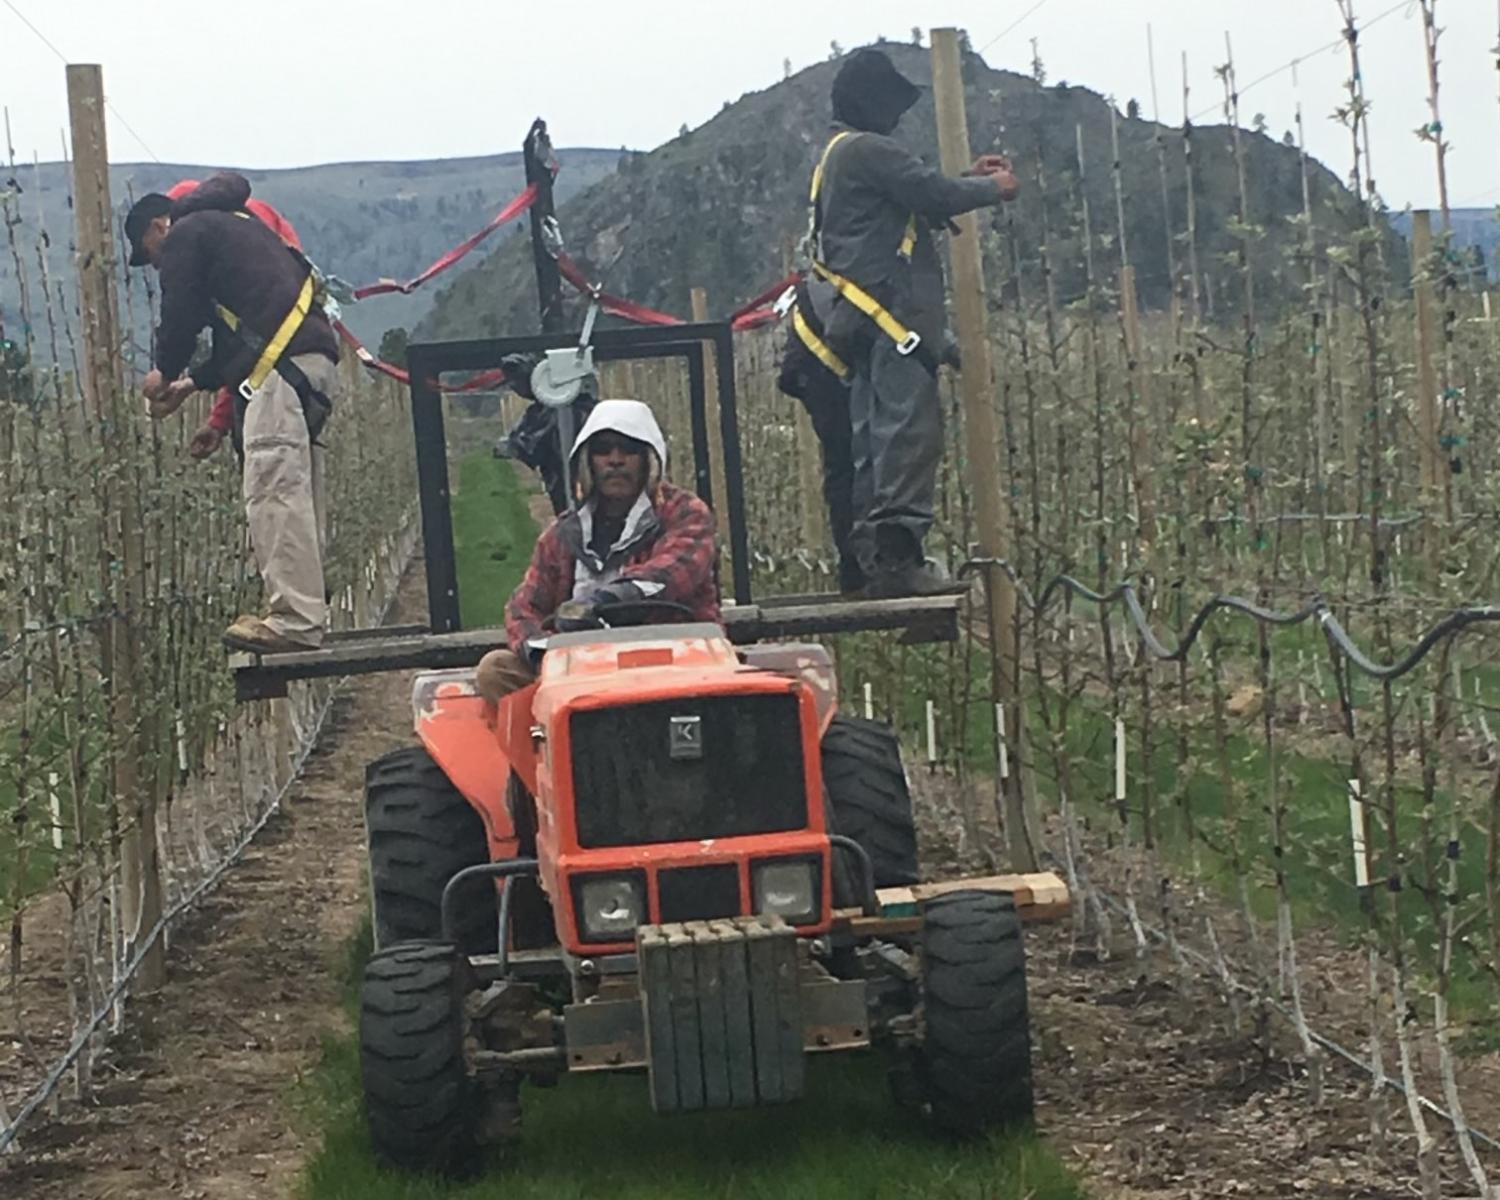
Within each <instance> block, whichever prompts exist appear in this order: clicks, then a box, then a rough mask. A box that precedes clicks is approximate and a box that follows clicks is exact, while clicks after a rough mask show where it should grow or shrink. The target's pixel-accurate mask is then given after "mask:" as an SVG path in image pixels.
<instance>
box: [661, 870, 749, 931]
mask: <svg viewBox="0 0 1500 1200" xmlns="http://www.w3.org/2000/svg"><path fill="white" fill-rule="evenodd" d="M656 891H657V899H658V902H659V903H660V905H661V922H662V924H666V923H668V922H671V921H712V920H714V919H715V918H718V917H737V916H739V915H740V868H739V866H738V864H736V863H717V864H715V865H713V866H707V867H667V868H664V869H662V870H660V871H658V872H657V873H656Z"/></svg>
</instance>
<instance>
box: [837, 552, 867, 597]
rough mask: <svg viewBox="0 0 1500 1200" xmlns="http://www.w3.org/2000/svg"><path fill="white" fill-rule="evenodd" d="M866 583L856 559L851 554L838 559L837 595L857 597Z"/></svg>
mask: <svg viewBox="0 0 1500 1200" xmlns="http://www.w3.org/2000/svg"><path fill="white" fill-rule="evenodd" d="M868 582H869V580H868V579H866V577H865V571H864V568H863V567H861V566H860V565H859V560H858V559H857V558H855V557H854V556H853V555H852V554H851V555H847V556H843V555H841V556H840V557H839V595H841V596H846V597H848V596H858V595H860V594H861V593H862V592H863V591H864V590H865V584H866V583H868Z"/></svg>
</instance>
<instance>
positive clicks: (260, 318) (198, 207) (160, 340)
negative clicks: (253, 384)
mask: <svg viewBox="0 0 1500 1200" xmlns="http://www.w3.org/2000/svg"><path fill="white" fill-rule="evenodd" d="M249 198H250V184H249V183H248V182H247V181H246V179H245V177H244V176H243V175H237V174H235V173H233V172H231V171H225V172H221V173H220V174H218V175H215V176H213V177H212V178H211V179H208V180H207V181H205V182H204V183H203V184H202V185H201V186H200V187H198V188H197V189H196V190H194V191H191V192H189V193H188V194H187V195H186V196H183V197H182V198H181V199H180V200H178V201H177V202H176V203H175V204H173V205H172V226H171V228H170V229H169V230H168V231H167V236H166V240H165V241H164V242H163V243H162V248H161V260H160V262H159V264H158V266H159V268H160V272H161V325H160V326H159V328H158V329H157V332H156V365H157V367H158V368H160V370H161V373H162V374H163V375H165V376H166V377H167V378H168V379H176V378H177V377H178V376H179V375H181V374H182V372H183V371H184V370H186V369H187V366H188V362H189V360H190V359H191V358H192V356H193V350H194V349H195V348H196V346H197V342H198V331H199V330H201V329H202V328H203V327H204V326H205V325H208V326H211V327H212V328H213V335H214V348H213V355H212V357H211V358H210V360H209V361H208V362H207V363H206V364H204V365H203V366H200V367H198V368H196V369H195V370H194V371H193V382H194V383H196V384H197V385H198V386H199V387H200V388H203V389H205V390H208V389H212V388H216V387H221V386H228V387H234V386H236V385H238V384H239V383H240V381H241V380H243V379H244V378H245V376H246V375H248V374H249V373H250V369H251V368H252V367H253V366H254V365H255V361H256V359H257V357H258V353H257V352H256V351H255V350H252V349H250V348H249V347H247V346H246V345H245V343H244V342H243V341H241V340H240V338H238V337H237V336H235V335H234V334H233V333H231V332H230V331H229V330H228V329H227V328H226V327H225V326H224V324H223V323H222V322H221V321H220V320H219V319H218V318H217V316H216V315H215V311H214V304H215V302H217V303H219V304H222V305H223V306H224V307H225V308H227V309H229V311H230V312H232V313H234V314H235V315H236V316H237V317H239V319H240V320H241V321H242V322H243V323H244V326H245V328H247V329H249V330H250V331H251V332H253V333H254V334H256V335H257V336H258V337H259V338H260V339H261V340H262V341H268V340H270V338H271V337H272V335H274V334H275V332H276V330H277V328H278V327H279V326H280V324H281V322H282V319H283V318H284V317H285V316H286V314H287V313H288V312H290V311H291V309H292V307H293V305H294V304H295V303H296V301H297V295H298V293H299V292H300V291H301V288H302V283H303V281H304V280H305V279H306V278H307V272H308V267H307V265H306V262H305V260H303V259H302V258H300V257H299V256H298V255H296V254H295V253H294V252H293V251H291V250H290V249H288V248H287V246H286V244H285V243H283V242H282V240H281V239H280V238H279V237H277V236H276V234H275V233H273V232H272V231H271V230H270V229H268V228H267V227H266V226H265V225H264V224H263V223H262V222H260V221H258V220H256V219H254V218H253V217H251V216H250V215H249V214H248V213H247V212H246V211H245V202H246V201H247V200H248V199H249ZM287 353H288V354H291V355H295V354H322V355H324V356H325V357H327V358H328V359H330V360H332V361H333V362H338V358H339V346H338V339H337V338H336V337H335V336H334V332H333V327H332V326H331V325H329V323H328V318H327V317H325V316H324V315H323V313H322V311H321V310H320V309H317V308H314V309H313V311H312V312H310V313H308V315H307V318H306V319H305V320H304V321H303V322H302V327H301V328H300V329H299V330H298V331H297V334H296V336H295V337H293V338H292V341H291V345H290V346H288V347H287Z"/></svg>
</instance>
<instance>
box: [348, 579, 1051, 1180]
mask: <svg viewBox="0 0 1500 1200" xmlns="http://www.w3.org/2000/svg"><path fill="white" fill-rule="evenodd" d="M633 607H650V606H648V605H642V606H633ZM621 615H622V616H623V615H625V614H621ZM632 615H633V614H632ZM833 699H834V692H833V672H832V669H831V666H830V663H829V660H828V657H827V655H826V654H825V653H824V652H823V650H822V649H821V648H820V647H817V646H772V647H765V648H761V647H751V648H748V649H737V648H736V647H735V646H734V645H732V644H731V643H730V642H729V640H728V639H727V637H726V636H725V634H724V631H723V630H722V629H720V628H719V627H718V626H713V625H660V624H657V625H640V626H633V627H625V628H611V629H601V630H600V631H599V632H597V633H573V634H565V635H560V636H556V637H554V638H552V639H551V641H550V642H549V644H548V648H547V653H546V657H545V658H544V659H543V665H542V672H541V676H540V679H539V680H538V682H537V683H536V684H534V685H533V686H531V687H529V688H527V689H526V690H524V691H522V692H518V693H515V694H514V695H511V696H509V697H507V698H506V699H505V700H503V701H502V702H501V704H500V706H499V709H498V712H497V711H496V710H495V709H494V708H489V710H488V711H486V709H487V706H486V705H485V703H484V702H483V701H482V700H480V699H479V697H478V696H477V695H476V694H475V692H474V689H473V685H472V673H471V672H468V671H454V672H436V673H433V674H430V675H425V676H422V677H420V678H419V680H418V682H417V685H416V690H415V708H416V724H417V732H418V735H419V737H420V738H421V742H422V745H421V746H420V747H413V748H410V749H402V750H397V751H395V752H394V753H392V754H389V755H387V756H385V757H384V758H382V759H379V760H378V761H376V762H375V763H373V764H371V766H370V768H369V772H368V776H367V784H366V822H367V827H368V831H369V845H370V875H371V886H372V890H373V897H374V913H375V934H376V947H377V948H376V952H375V955H374V957H373V958H372V959H371V960H370V963H369V966H368V968H367V970H366V973H365V980H364V988H363V992H362V997H361V1017H360V1047H361V1061H362V1064H363V1070H364V1082H365V1102H366V1108H367V1112H368V1115H369V1123H370V1132H371V1136H372V1138H373V1140H374V1144H375V1147H376V1149H377V1151H378V1152H379V1153H380V1155H381V1156H382V1157H383V1158H384V1159H386V1160H388V1161H390V1162H392V1163H394V1164H397V1165H400V1166H403V1167H410V1168H419V1169H439V1170H450V1169H455V1168H459V1167H461V1166H462V1165H464V1163H465V1162H466V1160H468V1159H469V1158H470V1157H471V1156H472V1155H473V1154H474V1153H475V1151H476V1149H477V1148H478V1146H479V1145H480V1144H482V1143H483V1142H485V1141H489V1140H495V1139H499V1138H503V1137H504V1136H506V1134H507V1133H508V1132H509V1131H510V1130H511V1129H512V1128H513V1126H514V1123H515V1121H516V1119H517V1118H518V1116H519V1101H520V1096H521V1087H520V1085H521V1084H522V1083H523V1082H524V1081H526V1080H528V1079H545V1080H549V1081H550V1080H552V1079H555V1078H556V1077H557V1076H559V1075H561V1074H563V1073H574V1072H588V1071H630V1070H634V1071H640V1070H642V1069H644V1070H645V1071H646V1073H647V1075H648V1077H649V1092H650V1099H651V1104H652V1106H653V1107H654V1108H655V1110H656V1111H657V1112H662V1113H667V1112H685V1111H693V1110H698V1109H709V1108H730V1107H737V1106H745V1105H753V1104H766V1103H775V1102H780V1101H787V1100H793V1099H796V1098H797V1097H798V1096H799V1095H800V1094H801V1092H802V1087H803V1079H804V1074H805V1065H804V1064H805V1056H806V1055H807V1054H809V1053H821V1052H829V1051H836V1050H861V1049H865V1048H868V1047H871V1046H875V1047H884V1048H886V1049H888V1050H889V1052H890V1053H891V1055H892V1065H893V1067H894V1076H895V1079H896V1081H897V1083H898V1087H897V1091H898V1094H899V1095H903V1096H905V1097H908V1098H910V1099H911V1100H912V1101H913V1102H914V1103H916V1104H918V1105H920V1106H921V1107H922V1108H923V1109H925V1110H926V1111H927V1112H928V1113H930V1115H931V1117H932V1119H933V1121H934V1122H935V1123H936V1124H937V1125H938V1126H939V1127H941V1128H944V1129H947V1130H957V1131H980V1130H984V1129H988V1128H990V1127H992V1126H995V1125H997V1124H1001V1123H1005V1122H1011V1121H1017V1120H1023V1119H1025V1118H1027V1117H1029V1116H1030V1114H1031V1065H1030V1064H1031V1060H1030V1044H1029V1040H1028V1032H1027V1016H1026V973H1025V964H1024V959H1023V954H1022V948H1021V925H1020V918H1019V916H1018V914H1017V912H1016V909H1015V906H1014V904H1013V902H1012V899H1011V897H1010V896H1008V895H1003V894H991V893H984V892H970V891H958V892H952V893H949V894H945V895H942V896H939V897H936V898H934V899H932V900H930V901H927V902H926V903H924V904H922V905H921V908H920V912H919V913H917V914H915V915H916V916H917V918H918V919H917V920H915V921H914V920H911V919H903V918H899V917H883V916H882V914H881V908H880V901H879V900H878V898H877V887H884V886H889V885H902V884H912V883H915V882H916V881H917V862H916V836H915V830H914V827H913V821H912V808H911V799H910V795H909V794H908V791H907V785H906V777H905V774H904V772H903V770H902V766H901V758H900V751H899V748H898V746H897V744H896V740H895V737H894V736H893V734H892V733H891V732H890V730H889V729H888V728H886V727H884V726H881V725H877V724H875V723H874V722H870V721H862V720H855V719H852V718H849V717H845V716H841V715H839V714H837V713H836V711H835V709H834V704H833ZM497 880H500V881H501V883H500V885H499V890H498V895H497V892H496V881H497Z"/></svg>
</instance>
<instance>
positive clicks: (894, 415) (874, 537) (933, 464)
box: [849, 337, 943, 573]
mask: <svg viewBox="0 0 1500 1200" xmlns="http://www.w3.org/2000/svg"><path fill="white" fill-rule="evenodd" d="M852 365H853V366H854V380H853V384H852V386H851V388H850V392H849V416H850V420H851V423H852V425H853V432H854V530H853V533H852V534H851V536H850V546H851V547H852V549H853V551H854V553H855V555H856V556H857V557H858V559H859V564H860V566H861V567H862V568H863V569H864V570H865V572H866V573H869V572H871V571H873V570H874V569H875V568H876V566H877V565H878V564H877V554H878V555H879V558H880V560H881V562H888V560H890V559H891V558H893V557H894V558H896V559H907V560H909V561H916V562H921V561H922V540H923V539H924V538H925V537H926V536H927V531H928V530H929V529H931V528H932V508H933V497H934V494H935V492H936V488H937V469H938V463H939V462H941V461H942V457H943V412H942V406H941V405H940V403H939V401H938V394H937V380H936V379H935V378H934V377H933V375H932V373H931V372H930V371H928V370H927V368H926V367H925V366H923V365H922V364H921V363H920V362H918V361H917V359H916V357H915V356H913V355H901V354H897V353H896V345H895V343H894V342H892V341H891V340H890V339H889V338H884V337H878V338H874V339H872V341H871V342H870V343H869V348H868V350H866V351H865V352H864V353H863V354H861V355H859V356H858V357H857V358H856V359H855V361H854V363H853V364H852Z"/></svg>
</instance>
